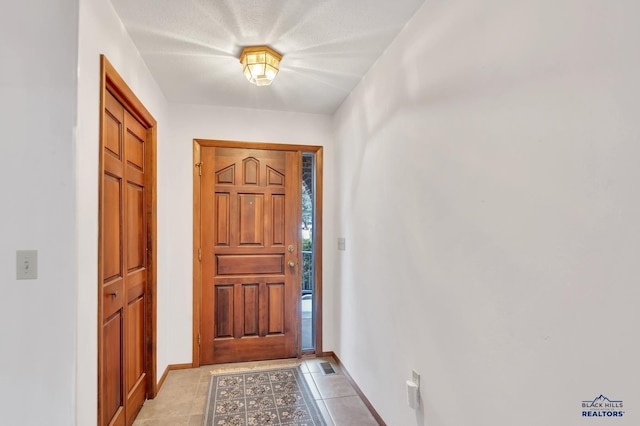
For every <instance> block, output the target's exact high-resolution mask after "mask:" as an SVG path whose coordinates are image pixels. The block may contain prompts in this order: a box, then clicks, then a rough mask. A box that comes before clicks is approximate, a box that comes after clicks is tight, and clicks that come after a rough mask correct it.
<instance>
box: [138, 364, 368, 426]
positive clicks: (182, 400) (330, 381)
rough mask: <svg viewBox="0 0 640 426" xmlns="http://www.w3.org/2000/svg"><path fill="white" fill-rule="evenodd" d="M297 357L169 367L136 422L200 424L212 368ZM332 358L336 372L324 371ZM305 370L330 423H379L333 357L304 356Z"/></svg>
mask: <svg viewBox="0 0 640 426" xmlns="http://www.w3.org/2000/svg"><path fill="white" fill-rule="evenodd" d="M291 361H296V360H278V361H261V362H248V363H236V364H223V365H222V364H218V365H205V366H202V367H200V368H192V369H188V370H174V371H170V372H169V374H168V375H167V379H166V380H165V382H164V385H163V386H162V388H161V389H160V392H159V393H158V396H156V398H155V399H152V400H148V401H146V402H145V404H144V406H143V407H142V410H140V413H139V414H138V417H137V418H136V420H135V422H134V423H133V425H134V426H174V425H192V426H200V425H201V424H202V418H203V414H204V410H205V406H206V396H207V390H208V386H209V380H210V377H211V371H212V370H215V371H216V374H219V373H224V371H237V370H238V369H245V368H256V369H258V368H271V367H275V366H278V365H279V364H283V365H287V364H291ZM324 361H328V362H331V364H332V365H333V368H334V369H335V370H336V373H337V374H335V375H327V376H325V375H324V374H322V372H321V370H320V366H319V364H320V363H321V362H324ZM301 362H302V365H301V368H302V371H303V373H304V377H305V379H306V380H307V384H308V385H309V388H310V389H311V392H312V393H313V396H314V398H315V399H316V401H317V403H318V407H319V408H320V411H321V412H322V415H323V417H324V419H325V421H326V422H327V425H328V426H333V425H335V426H377V425H378V422H376V420H375V419H374V418H373V416H372V415H371V413H370V412H369V410H368V409H367V407H366V406H365V405H364V403H363V402H362V400H361V399H360V397H359V396H358V395H357V394H356V392H355V390H354V389H353V387H352V386H351V384H350V383H349V381H348V380H347V378H346V377H345V376H344V375H343V374H342V370H341V369H340V367H338V366H337V365H336V363H335V362H334V361H333V359H331V358H314V359H306V360H302V361H301Z"/></svg>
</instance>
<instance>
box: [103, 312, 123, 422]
mask: <svg viewBox="0 0 640 426" xmlns="http://www.w3.org/2000/svg"><path fill="white" fill-rule="evenodd" d="M102 339H103V344H104V352H103V355H102V362H103V372H102V385H103V388H102V395H103V401H102V404H103V406H102V415H103V418H102V423H103V424H105V425H106V424H109V423H110V422H111V421H112V420H113V419H116V418H120V412H121V411H123V409H124V408H123V407H124V395H123V392H122V388H123V386H122V384H123V380H122V311H120V310H119V311H117V313H116V314H114V315H112V316H111V317H110V318H108V319H107V321H105V323H104V325H103V326H102Z"/></svg>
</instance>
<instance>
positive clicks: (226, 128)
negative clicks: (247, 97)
mask: <svg viewBox="0 0 640 426" xmlns="http://www.w3.org/2000/svg"><path fill="white" fill-rule="evenodd" d="M256 89H257V90H260V89H259V88H256ZM170 118H171V130H170V144H167V147H166V148H167V151H166V152H165V155H164V156H163V158H165V159H166V161H167V162H166V164H165V165H166V169H167V170H171V173H170V174H169V173H168V174H166V175H165V176H163V177H162V180H161V181H160V182H159V184H161V185H162V187H163V188H164V189H165V190H166V193H167V197H168V198H170V199H171V204H170V205H166V206H165V207H166V212H165V213H166V216H165V219H166V221H167V223H168V224H170V229H171V232H169V233H167V236H166V238H167V241H166V242H165V243H166V245H167V247H168V248H169V250H170V255H168V256H169V258H170V259H171V261H170V262H169V264H168V265H167V270H166V274H167V275H166V280H167V282H169V283H170V285H169V286H167V287H166V293H164V294H161V295H159V297H160V298H163V299H164V300H167V301H171V303H170V305H167V306H166V308H167V312H168V316H169V317H170V318H172V321H171V323H170V324H166V326H167V328H168V330H167V333H168V339H169V341H171V347H170V348H169V353H170V356H169V363H170V364H180V363H189V362H191V360H192V350H191V339H192V314H193V264H192V253H193V139H218V140H234V141H243V142H270V143H285V144H300V145H321V146H324V147H325V149H324V151H325V153H324V154H325V156H332V151H331V150H332V148H333V144H332V133H331V119H330V117H329V116H324V115H315V114H300V113H287V112H278V111H261V110H249V109H239V108H224V107H207V106H198V105H171V107H170ZM333 175H334V173H333V164H332V162H331V161H326V164H325V170H324V183H325V185H326V189H325V212H327V213H325V217H324V219H323V220H324V222H323V224H324V226H325V233H324V235H325V238H328V239H329V241H328V243H327V244H331V238H333V235H334V234H332V232H333V214H332V213H331V212H332V211H333V208H334V204H333V203H332V200H334V199H335V194H333V193H332V188H333V182H334V180H333ZM327 236H328V237H327ZM329 256H331V253H327V249H326V247H325V254H324V257H325V270H326V271H329V270H330V268H331V267H332V260H331V258H330V257H329ZM326 274H327V275H326V276H325V280H324V284H325V300H327V302H326V304H325V306H324V312H325V319H324V330H325V336H324V339H325V340H324V345H323V346H324V349H325V350H327V348H331V347H332V345H333V341H332V339H333V335H334V333H333V322H332V315H331V312H332V309H333V308H332V305H331V301H332V300H333V299H334V296H333V293H332V283H331V280H330V279H329V278H328V276H329V273H328V272H327V273H326Z"/></svg>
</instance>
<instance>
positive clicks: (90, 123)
mask: <svg viewBox="0 0 640 426" xmlns="http://www.w3.org/2000/svg"><path fill="white" fill-rule="evenodd" d="M101 53H102V54H105V55H106V57H107V59H109V61H110V62H111V64H112V65H113V66H114V67H115V69H116V70H117V71H118V73H119V74H120V75H121V76H122V78H123V79H124V80H125V82H126V83H127V84H128V85H129V87H130V88H131V89H132V90H133V92H134V93H135V94H136V96H137V97H138V98H139V99H140V100H141V101H142V103H143V104H144V105H145V107H146V108H147V109H148V110H149V112H151V114H152V115H153V116H154V118H155V119H156V121H157V122H158V140H157V142H158V146H157V150H158V181H159V182H158V216H157V217H158V283H157V285H158V293H160V294H162V293H164V292H166V289H165V287H166V286H168V285H169V282H168V281H167V280H165V279H164V277H165V276H166V264H167V247H166V241H167V235H168V233H169V230H168V229H167V227H166V218H165V217H164V211H165V208H166V205H167V204H170V200H167V196H166V192H165V191H164V189H163V187H162V186H161V182H162V176H163V175H164V174H166V172H167V171H166V169H165V168H164V167H163V164H164V162H163V155H164V153H165V152H166V144H167V142H168V138H167V137H166V134H167V129H168V128H169V121H168V115H167V102H166V100H165V98H164V96H163V95H162V93H161V92H160V90H159V88H158V86H157V85H156V83H155V81H154V80H153V78H152V77H151V74H150V73H149V71H148V69H147V67H146V65H145V64H144V62H143V61H142V59H141V58H140V55H139V53H138V51H137V50H136V48H135V46H134V44H133V42H132V41H131V39H130V37H129V35H128V34H127V32H126V31H125V29H124V26H123V25H122V23H121V21H120V19H119V18H118V16H117V15H116V13H115V11H114V10H113V7H112V6H111V3H110V2H109V1H108V0H80V43H79V57H78V144H77V161H76V164H75V170H76V175H77V177H78V179H77V187H76V191H77V193H76V197H77V209H76V217H77V221H76V222H77V233H78V239H77V245H78V267H77V274H78V330H77V334H78V355H77V356H78V367H77V370H78V371H77V387H78V394H77V423H76V424H78V425H91V424H95V422H96V413H97V405H96V398H97V397H96V393H97V386H98V385H97V363H96V362H97V361H96V360H97V329H98V324H97V315H98V314H97V300H98V294H97V288H98V287H97V276H98V271H97V268H98V167H99V156H98V154H99V118H100V109H99V101H100V54H101ZM158 305H159V306H158V336H157V337H158V348H157V373H158V378H159V377H160V375H161V374H162V373H163V372H164V370H165V368H166V367H167V365H168V349H167V347H168V345H169V344H170V343H169V341H168V339H167V334H166V329H167V324H169V323H171V320H170V319H169V318H168V317H167V312H166V309H165V307H166V301H163V300H161V299H159V300H158ZM66 424H69V423H66Z"/></svg>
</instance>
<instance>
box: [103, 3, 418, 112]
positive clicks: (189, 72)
mask: <svg viewBox="0 0 640 426" xmlns="http://www.w3.org/2000/svg"><path fill="white" fill-rule="evenodd" d="M111 2H112V3H113V5H114V7H115V9H116V11H117V13H118V15H119V16H120V18H121V19H122V21H123V22H124V25H125V27H126V28H127V30H128V32H129V34H130V35H131V37H132V38H133V41H134V43H135V44H136V46H137V48H138V50H139V51H140V53H141V55H142V58H143V59H144V61H145V62H146V63H147V66H148V67H149V69H150V70H151V73H152V74H153V76H154V77H155V79H156V81H157V82H158V84H159V85H160V88H161V89H162V91H163V93H164V94H165V96H166V97H167V99H168V100H169V101H170V102H176V103H191V104H204V105H224V106H232V107H245V108H259V109H273V110H283V111H298V112H310V113H322V114H331V113H333V112H334V111H335V110H336V109H337V108H338V107H339V106H340V104H341V103H342V102H343V101H344V99H345V98H346V97H347V95H348V94H349V93H350V92H351V91H352V90H353V89H354V87H355V86H356V85H357V84H358V82H359V81H360V79H361V78H362V76H363V75H364V74H365V73H366V72H367V71H368V70H369V68H370V67H371V66H372V65H373V63H374V62H375V61H376V59H377V58H378V57H380V55H381V54H382V52H383V51H384V50H385V49H386V47H387V46H388V45H389V44H390V43H391V41H392V40H393V39H394V38H395V36H396V35H397V34H398V33H399V32H400V30H401V29H402V27H403V26H404V25H405V23H406V22H407V21H408V20H409V19H410V18H411V16H413V14H414V13H415V11H416V10H417V9H418V7H419V6H420V5H421V4H422V3H423V2H424V0H313V1H312V0H111ZM260 44H266V45H269V46H270V47H272V48H273V49H275V50H277V51H279V52H280V53H282V54H283V58H282V62H281V64H280V73H279V74H278V76H277V77H276V79H275V81H274V82H273V84H272V85H271V86H267V87H257V86H254V85H252V84H250V83H249V82H248V81H247V80H246V79H245V78H244V76H243V74H242V67H241V65H240V63H239V61H238V58H239V56H240V51H241V50H242V47H244V46H251V45H260Z"/></svg>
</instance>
